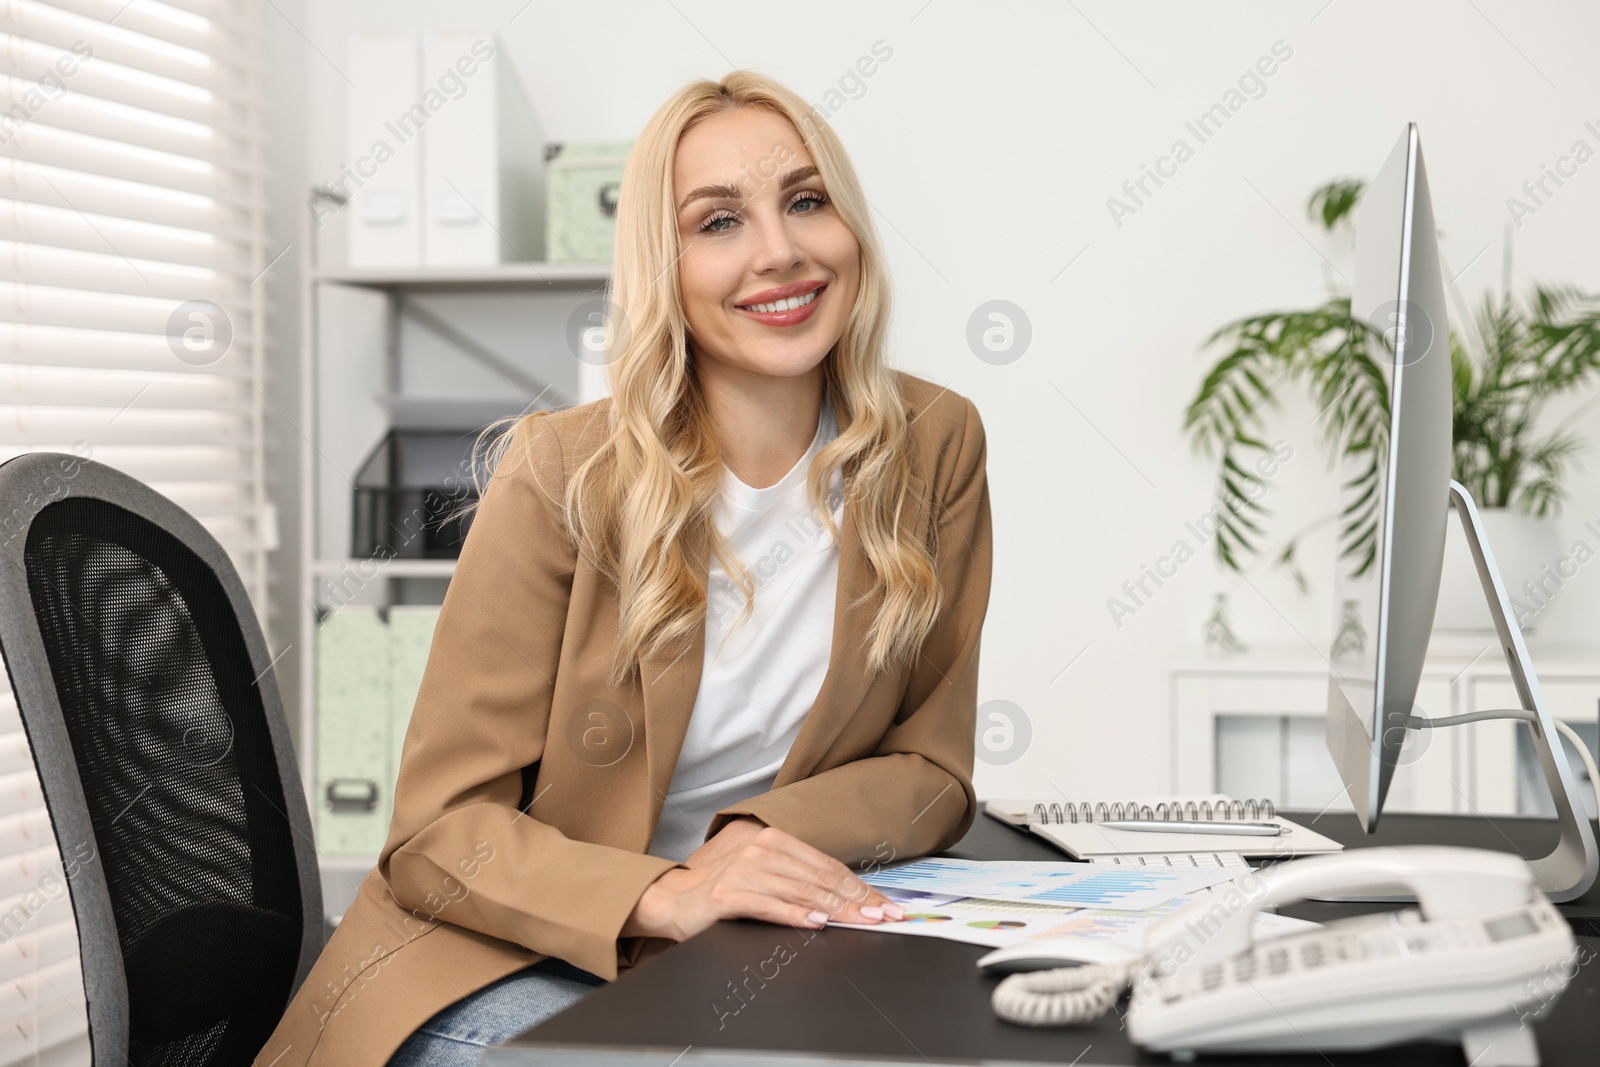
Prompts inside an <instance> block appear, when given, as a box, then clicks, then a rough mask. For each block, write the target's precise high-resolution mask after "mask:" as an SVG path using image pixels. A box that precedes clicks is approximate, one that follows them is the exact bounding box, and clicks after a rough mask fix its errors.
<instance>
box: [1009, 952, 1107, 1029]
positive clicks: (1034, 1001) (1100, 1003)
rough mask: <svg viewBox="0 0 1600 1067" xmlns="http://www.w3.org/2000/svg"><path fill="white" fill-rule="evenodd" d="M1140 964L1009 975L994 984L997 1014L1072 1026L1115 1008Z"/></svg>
mask: <svg viewBox="0 0 1600 1067" xmlns="http://www.w3.org/2000/svg"><path fill="white" fill-rule="evenodd" d="M1137 968H1138V964H1137V963H1090V964H1084V965H1083V966H1081V967H1057V968H1054V969H1052V970H1048V971H1027V972H1023V973H1020V974H1012V975H1008V976H1006V977H1005V978H1003V979H1001V981H1000V984H999V985H997V986H995V987H994V995H993V996H992V997H991V998H990V1001H989V1002H990V1004H991V1005H992V1006H993V1007H994V1013H995V1014H996V1015H998V1016H1000V1018H1002V1019H1005V1020H1007V1021H1009V1022H1014V1023H1021V1024H1022V1025H1023V1026H1068V1025H1071V1024H1072V1023H1082V1022H1088V1021H1090V1020H1092V1019H1098V1018H1100V1016H1102V1015H1104V1014H1105V1013H1106V1012H1108V1011H1110V1010H1111V1005H1113V1004H1115V1003H1116V1002H1117V998H1118V997H1119V996H1121V995H1122V991H1123V990H1124V989H1126V988H1128V985H1129V983H1131V982H1132V981H1133V977H1134V974H1135V973H1136V971H1137Z"/></svg>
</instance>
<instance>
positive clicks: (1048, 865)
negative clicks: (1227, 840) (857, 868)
mask: <svg viewBox="0 0 1600 1067" xmlns="http://www.w3.org/2000/svg"><path fill="white" fill-rule="evenodd" d="M1244 873H1248V872H1245V871H1241V870H1239V869H1237V868H1227V867H1120V866H1106V865H1102V864H1085V863H1070V862H1064V861H1063V862H1051V861H1044V860H988V861H980V860H961V859H939V858H935V859H923V860H914V861H912V862H910V863H906V864H903V865H901V866H898V867H886V868H884V869H883V870H880V871H878V872H877V873H875V874H871V875H867V876H866V877H864V878H863V879H862V881H864V882H866V883H867V884H868V885H872V886H876V887H877V888H879V889H889V888H895V889H916V890H921V891H923V892H929V893H945V894H950V895H952V896H964V897H981V898H984V899H987V900H1009V901H1016V902H1020V903H1028V904H1057V905H1062V906H1065V907H1071V908H1109V909H1112V910H1115V911H1142V910H1144V909H1146V908H1151V907H1154V906H1155V905H1157V904H1161V903H1163V902H1165V901H1168V900H1171V899H1173V898H1174V897H1179V896H1185V895H1187V894H1190V893H1192V892H1194V891H1195V890H1197V889H1204V888H1206V887H1208V886H1213V885H1217V884H1219V883H1221V882H1226V881H1229V880H1231V879H1233V878H1236V877H1238V876H1239V875H1240V874H1244Z"/></svg>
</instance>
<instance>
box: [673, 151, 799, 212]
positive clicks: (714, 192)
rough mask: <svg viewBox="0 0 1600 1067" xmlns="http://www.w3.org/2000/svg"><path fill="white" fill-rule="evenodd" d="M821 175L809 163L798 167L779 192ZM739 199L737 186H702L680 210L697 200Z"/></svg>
mask: <svg viewBox="0 0 1600 1067" xmlns="http://www.w3.org/2000/svg"><path fill="white" fill-rule="evenodd" d="M819 173H820V172H819V171H818V170H817V168H816V167H814V166H812V165H811V164H809V163H808V164H806V165H805V166H803V167H796V168H794V169H793V170H791V171H790V172H789V173H787V174H785V175H784V176H783V181H782V182H781V183H780V184H779V186H778V191H779V192H782V191H783V190H785V189H787V188H789V187H790V186H791V185H799V184H800V183H801V182H803V181H806V180H808V179H811V178H815V177H816V176H817V175H818V174H819ZM738 199H739V187H738V186H736V185H731V184H730V185H702V186H701V187H700V188H698V189H696V190H695V191H694V192H692V193H690V194H689V195H688V196H686V197H684V198H683V203H681V204H679V205H678V210H679V211H682V210H683V209H684V208H686V207H688V206H689V205H690V203H692V202H693V201H695V200H738Z"/></svg>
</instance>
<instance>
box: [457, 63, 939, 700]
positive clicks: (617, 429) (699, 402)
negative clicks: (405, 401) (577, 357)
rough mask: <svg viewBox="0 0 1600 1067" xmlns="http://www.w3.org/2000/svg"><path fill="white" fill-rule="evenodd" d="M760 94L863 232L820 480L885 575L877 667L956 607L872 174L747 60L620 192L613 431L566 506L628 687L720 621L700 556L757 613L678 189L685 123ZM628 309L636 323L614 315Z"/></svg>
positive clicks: (833, 358)
mask: <svg viewBox="0 0 1600 1067" xmlns="http://www.w3.org/2000/svg"><path fill="white" fill-rule="evenodd" d="M745 107H756V108H765V109H767V110H770V111H773V112H776V113H777V114H779V115H781V116H783V117H785V118H786V119H788V121H789V123H790V124H791V125H792V126H793V127H794V129H795V131H796V132H797V133H798V134H800V136H801V139H802V140H803V141H804V142H805V145H806V148H807V150H808V151H809V152H810V154H811V158H812V160H813V162H814V163H815V165H816V167H817V169H818V171H819V172H820V174H821V177H822V180H823V183H824V185H825V187H826V189H827V193H828V197H829V199H830V200H831V201H832V203H833V205H834V207H835V208H836V209H837V210H838V211H839V214H840V216H841V218H843V220H844V221H845V223H846V225H848V226H849V228H850V229H851V230H852V231H853V232H854V234H855V237H856V240H857V243H858V245H859V246H860V278H861V283H860V290H859V293H858V294H857V298H856V301H855V305H854V306H853V307H852V308H851V309H850V314H849V316H848V318H847V320H846V322H845V328H844V332H843V334H842V335H841V336H840V338H839V341H838V343H837V344H836V345H834V347H833V349H832V350H830V351H829V353H828V355H827V356H826V357H825V358H824V363H823V373H824V380H825V383H826V388H827V391H828V396H829V398H830V400H831V402H832V404H833V407H834V412H835V416H836V418H837V420H838V424H839V435H838V437H837V438H835V439H834V440H833V441H832V442H830V443H829V444H828V445H827V446H825V447H824V448H822V449H821V450H819V452H818V453H817V455H816V456H815V457H814V458H813V460H812V463H811V466H810V469H809V471H808V473H807V480H806V492H807V497H808V499H809V501H810V504H811V508H812V511H813V512H815V513H816V515H817V516H818V518H819V519H820V521H821V522H822V523H823V524H824V525H825V527H826V528H827V530H828V533H829V535H830V536H831V537H833V538H834V540H835V541H837V540H838V538H839V531H838V529H837V527H836V526H835V525H834V522H833V516H832V513H831V511H830V509H829V507H828V506H827V488H828V485H829V482H830V481H831V480H832V478H833V475H834V472H835V471H842V473H843V479H844V482H845V486H846V493H845V501H846V502H845V506H846V507H847V508H849V509H851V510H850V516H851V520H852V522H853V523H854V526H855V529H856V531H857V534H858V536H859V538H860V542H861V546H862V548H863V550H864V552H865V554H866V557H867V560H868V562H869V563H870V565H871V570H872V573H873V585H872V587H871V588H870V589H868V590H867V591H866V592H865V593H863V594H862V595H861V596H860V597H859V598H858V599H857V600H856V601H854V603H853V605H852V606H857V605H859V604H861V603H863V602H865V601H866V600H867V599H868V598H869V597H870V596H871V595H872V594H873V593H874V592H877V591H880V590H881V591H882V593H883V601H882V603H881V605H880V606H879V609H878V612H877V615H876V617H875V618H874V619H873V620H872V623H871V625H870V628H869V630H868V635H867V656H868V663H869V666H870V668H871V669H872V670H873V671H874V672H877V671H882V670H884V669H887V668H889V667H890V666H892V665H896V664H899V663H909V662H911V661H912V660H914V659H915V657H916V655H917V650H918V649H919V648H920V647H921V645H922V642H923V639H924V638H925V637H926V636H927V634H928V631H929V630H930V629H931V628H932V627H933V623H934V620H935V619H936V618H937V617H938V613H939V609H940V602H941V590H940V586H939V581H938V573H937V570H936V569H935V565H934V558H935V556H936V554H937V551H938V545H937V542H936V539H935V537H934V533H935V531H936V529H937V521H936V517H935V521H932V522H929V523H928V524H927V527H926V530H925V531H923V530H918V529H917V528H916V527H917V526H918V525H919V523H918V522H916V521H915V517H916V516H917V515H918V513H919V511H920V501H919V494H921V493H922V492H923V491H924V486H923V484H922V482H921V480H920V479H919V478H918V476H917V475H916V472H914V471H913V470H912V468H911V462H910V457H909V454H908V449H907V441H908V436H909V427H908V424H907V421H906V415H905V408H904V406H903V405H902V402H901V397H900V389H899V384H898V382H897V380H896V377H895V373H894V371H892V370H891V369H890V368H889V367H888V366H887V364H886V363H885V360H884V356H883V349H884V337H885V334H886V332H887V329H888V318H889V308H890V296H889V278H888V273H887V270H886V268H885V266H884V258H883V253H882V250H881V247H880V245H879V242H878V238H877V234H876V232H875V231H874V229H873V226H872V220H871V218H870V216H869V214H868V205H867V202H866V198H865V197H864V196H863V195H862V191H861V185H860V182H859V180H858V179H857V177H856V174H855V169H854V168H853V167H852V166H851V164H850V160H849V157H848V156H847V155H846V154H845V150H844V146H843V144H842V143H841V142H840V140H839V138H838V135H837V134H836V133H834V131H833V129H832V127H830V126H829V125H828V123H827V122H826V120H824V119H823V117H822V116H821V115H819V114H817V113H816V112H815V110H814V109H813V108H812V107H811V106H810V105H809V104H807V103H806V102H805V101H804V100H802V99H801V98H800V97H799V96H797V95H796V94H795V93H793V92H792V91H790V90H789V89H788V88H786V87H784V86H783V85H781V84H779V83H778V82H776V81H774V80H772V79H770V78H767V77H765V76H763V75H761V74H757V73H754V72H751V71H742V70H741V71H734V72H732V73H730V74H728V75H727V76H726V77H724V78H723V79H722V80H721V81H720V82H714V81H707V80H702V81H695V82H692V83H690V84H688V85H686V86H684V87H683V88H682V89H680V90H678V91H677V92H676V93H674V94H673V96H672V97H671V98H670V99H668V100H667V101H666V103H665V104H663V105H662V106H661V108H660V109H659V110H658V111H657V112H656V113H655V115H654V116H653V117H652V118H651V119H650V121H649V123H648V124H647V125H646V126H645V128H644V130H643V131H642V133H641V134H640V136H639V138H638V139H637V141H636V142H635V143H634V145H633V148H632V150H631V152H630V153H629V155H628V160H627V164H626V166H625V168H624V170H623V176H622V186H621V190H620V192H619V195H618V200H617V216H616V218H617V227H616V245H615V252H614V261H613V270H612V282H611V288H610V293H609V298H610V300H611V302H612V305H613V307H612V309H611V313H612V315H613V320H612V321H613V327H614V328H613V329H611V330H610V331H608V333H609V336H610V341H609V343H610V345H611V347H610V348H609V349H608V351H607V353H606V355H607V360H608V365H609V375H610V382H611V407H610V422H609V430H610V432H609V434H608V436H607V437H606V439H605V441H604V442H603V443H602V444H601V445H600V446H599V448H598V449H596V450H595V452H594V453H593V454H592V455H591V456H590V457H589V458H588V459H587V460H585V461H584V462H583V463H582V464H581V465H580V466H579V467H578V469H577V470H576V471H575V472H574V473H573V475H572V476H571V477H570V478H569V479H568V483H567V490H566V498H565V500H564V501H563V502H562V505H563V507H564V510H565V515H566V520H567V528H568V531H569V534H570V535H571V537H572V539H573V544H574V547H575V548H576V549H577V550H578V551H579V552H581V553H584V554H586V555H587V556H588V557H589V559H590V560H592V562H593V563H594V564H595V565H596V566H597V568H598V569H599V570H600V571H601V572H602V573H603V574H605V575H606V576H607V577H608V578H610V579H611V580H612V581H614V582H615V584H616V587H617V594H618V601H619V604H618V610H619V620H620V621H619V628H618V640H617V647H616V649H615V659H614V661H613V668H612V680H613V681H614V682H616V683H621V682H623V681H625V680H627V679H628V678H630V677H631V676H633V675H634V674H635V673H636V672H637V670H638V667H639V663H640V661H641V660H642V659H643V658H645V657H649V656H652V655H655V654H658V653H662V652H664V651H670V648H671V647H672V646H674V645H675V644H676V642H679V641H681V640H683V639H685V638H689V637H692V635H693V633H694V631H695V630H696V629H698V628H700V627H703V626H704V625H705V618H706V603H707V589H706V581H705V576H704V575H703V574H702V571H701V569H700V568H699V567H698V566H697V564H696V561H697V560H704V559H707V558H708V555H709V554H715V556H716V558H717V559H719V560H721V561H722V564H723V567H724V569H725V570H726V571H727V573H728V574H729V576H730V577H731V578H732V579H733V581H734V583H735V584H736V585H737V587H738V588H739V589H740V590H741V591H742V592H743V593H744V597H745V604H744V609H743V611H742V612H741V613H740V615H739V621H741V622H742V621H743V620H744V619H745V618H747V617H748V615H749V612H750V606H751V600H752V598H753V596H754V583H753V582H752V580H751V578H750V574H749V572H748V571H747V570H746V568H745V567H744V566H743V564H742V563H741V562H740V561H739V560H738V559H737V558H736V557H734V555H733V554H732V552H731V551H730V550H729V549H728V546H727V543H726V541H725V539H724V538H723V537H722V535H721V533H720V532H719V531H718V530H717V528H716V524H715V521H714V519H715V507H716V504H717V500H718V494H719V492H720V490H721V484H722V462H721V450H720V447H719V445H718V442H717V437H716V432H715V428H714V427H713V425H712V423H711V420H710V417H709V414H708V411H707V408H706V403H705V397H704V395H703V393H702V391H701V388H700V383H699V380H698V378H697V376H696V375H695V372H694V366H693V359H692V356H691V354H690V352H689V349H688V344H687V320H686V318H685V315H684V311H683V299H682V293H681V289H680V286H679V279H678V272H677V270H676V269H674V268H675V266H676V264H677V262H678V258H679V255H680V249H679V239H678V224H677V210H676V207H675V205H674V203H673V189H672V175H673V164H674V158H675V156H676V153H677V148H678V144H679V141H680V139H681V138H682V137H683V135H684V133H686V132H687V131H688V130H689V129H690V128H691V127H693V126H694V125H696V124H697V123H699V122H701V121H703V120H705V119H706V118H709V117H710V116H713V115H717V114H721V113H723V112H726V111H730V110H734V109H737V108H745ZM619 318H620V321H621V322H622V323H625V324H626V327H625V328H623V329H617V328H615V324H616V322H617V321H618V319H619ZM529 417H530V416H522V417H521V418H522V420H523V421H526V420H527V419H528V418H529ZM516 428H517V429H521V428H522V427H521V426H520V425H519V426H518V427H516ZM528 436H529V435H526V434H516V433H505V434H502V435H501V436H500V438H499V439H498V441H497V442H496V443H495V445H494V446H493V447H492V448H491V450H490V456H489V460H488V463H487V469H490V470H492V469H494V467H495V466H497V465H498V462H499V459H500V456H501V454H502V453H503V452H504V449H505V447H506V446H507V445H508V444H509V443H510V440H511V439H512V438H513V437H522V438H526V437H528ZM736 625H737V623H736Z"/></svg>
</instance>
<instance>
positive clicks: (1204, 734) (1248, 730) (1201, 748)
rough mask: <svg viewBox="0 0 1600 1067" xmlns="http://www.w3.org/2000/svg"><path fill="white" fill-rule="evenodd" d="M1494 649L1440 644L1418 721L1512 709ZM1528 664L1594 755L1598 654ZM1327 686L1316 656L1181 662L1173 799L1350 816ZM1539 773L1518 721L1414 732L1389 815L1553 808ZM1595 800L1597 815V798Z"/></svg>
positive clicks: (1599, 715)
mask: <svg viewBox="0 0 1600 1067" xmlns="http://www.w3.org/2000/svg"><path fill="white" fill-rule="evenodd" d="M1497 647H1498V644H1497V642H1496V641H1495V640H1494V639H1493V638H1492V637H1490V636H1486V637H1485V638H1484V639H1483V640H1482V641H1481V642H1478V641H1469V640H1455V639H1453V640H1451V641H1449V642H1445V641H1442V640H1440V639H1439V638H1435V642H1434V647H1432V648H1430V650H1429V653H1428V660H1427V664H1426V666H1425V668H1424V670H1423V675H1422V681H1421V683H1420V685H1419V686H1418V688H1417V699H1416V702H1417V705H1418V713H1419V714H1423V715H1429V716H1443V715H1458V714H1463V713H1466V712H1471V711H1479V710H1489V709H1493V708H1514V707H1517V706H1518V701H1517V695H1516V690H1515V689H1514V688H1513V686H1512V683H1511V675H1510V672H1509V671H1508V670H1507V668H1506V665H1505V662H1504V661H1503V659H1501V658H1500V657H1499V656H1497V655H1496V652H1495V650H1496V648H1497ZM1529 654H1530V655H1531V656H1532V657H1533V665H1534V670H1535V672H1536V674H1537V676H1538V680H1539V684H1540V686H1541V687H1542V689H1543V691H1544V695H1545V701H1546V703H1547V704H1548V706H1549V708H1550V713H1551V714H1552V715H1554V716H1555V717H1556V718H1558V719H1562V720H1564V721H1566V722H1567V723H1568V724H1570V725H1571V726H1572V727H1573V728H1574V729H1575V730H1577V731H1578V732H1579V734H1580V735H1582V736H1584V737H1585V739H1586V740H1587V741H1588V742H1589V744H1590V748H1591V750H1593V748H1594V747H1595V739H1596V734H1597V731H1600V646H1590V645H1571V644H1537V643H1535V642H1533V641H1531V640H1530V641H1529ZM1327 688H1328V665H1327V661H1326V660H1324V659H1322V658H1321V657H1319V656H1318V655H1317V654H1316V653H1315V652H1314V651H1312V650H1309V649H1304V648H1300V649H1296V648H1282V647H1277V648H1275V647H1265V646H1264V647H1260V648H1255V649H1252V650H1251V651H1249V652H1247V653H1244V654H1242V655H1239V656H1235V657H1231V658H1226V659H1223V658H1211V657H1208V656H1206V655H1205V654H1204V653H1202V652H1200V651H1198V650H1196V651H1194V652H1192V653H1190V654H1188V655H1183V656H1180V657H1179V658H1178V659H1177V661H1176V662H1175V665H1174V666H1173V668H1172V671H1171V693H1172V709H1171V715H1172V724H1171V725H1172V730H1171V737H1172V750H1171V752H1172V755H1171V780H1172V788H1173V790H1174V791H1175V792H1180V793H1209V792H1225V793H1230V794H1232V795H1234V796H1239V797H1250V796H1254V797H1268V798H1270V799H1272V800H1273V801H1274V802H1275V803H1277V804H1278V806H1280V807H1295V808H1310V809H1312V810H1321V809H1323V808H1330V809H1344V810H1348V808H1349V807H1350V805H1349V802H1348V801H1347V800H1346V798H1345V797H1344V795H1343V785H1342V783H1341V781H1340V779H1339V775H1338V772H1337V771H1336V770H1335V768H1334V766H1333V760H1332V758H1331V757H1330V756H1329V755H1328V750H1327V745H1326V743H1325V742H1324V740H1323V712H1324V707H1325V704H1326V700H1327ZM1519 734H1520V735H1521V738H1522V739H1521V740H1520V741H1519ZM1519 752H1520V760H1519ZM1572 763H1573V770H1574V772H1575V773H1576V774H1577V776H1578V778H1579V779H1580V780H1583V779H1584V772H1583V767H1582V766H1581V764H1579V763H1578V762H1577V760H1576V759H1574V760H1573V761H1572ZM1519 767H1520V774H1519ZM1536 774H1537V762H1536V760H1535V759H1534V757H1533V754H1532V749H1531V746H1530V745H1529V744H1528V743H1527V729H1526V728H1525V727H1524V726H1522V725H1521V724H1520V723H1517V722H1514V721H1509V720H1508V721H1504V722H1481V723H1472V724H1470V725H1467V726H1453V727H1448V728H1445V729H1440V730H1423V731H1416V732H1413V733H1412V734H1411V736H1410V737H1409V739H1408V740H1407V742H1406V747H1405V749H1404V750H1403V751H1402V754H1401V759H1400V766H1399V767H1398V769H1397V770H1396V771H1395V777H1394V782H1393V785H1392V786H1391V788H1390V792H1389V798H1388V801H1387V803H1386V805H1385V808H1386V810H1393V811H1437V812H1458V813H1471V812H1483V813H1485V814H1503V813H1511V812H1519V811H1521V812H1538V811H1543V810H1548V809H1547V807H1546V806H1545V805H1544V804H1543V803H1542V801H1543V800H1544V798H1543V797H1541V796H1540V795H1539V794H1540V791H1541V790H1542V788H1543V786H1542V780H1541V779H1539V778H1537V777H1535V775H1536ZM1588 792H1589V788H1588V787H1587V786H1585V793H1586V794H1588ZM1588 800H1589V803H1590V804H1591V811H1592V805H1593V798H1592V796H1590V797H1589V798H1588Z"/></svg>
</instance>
